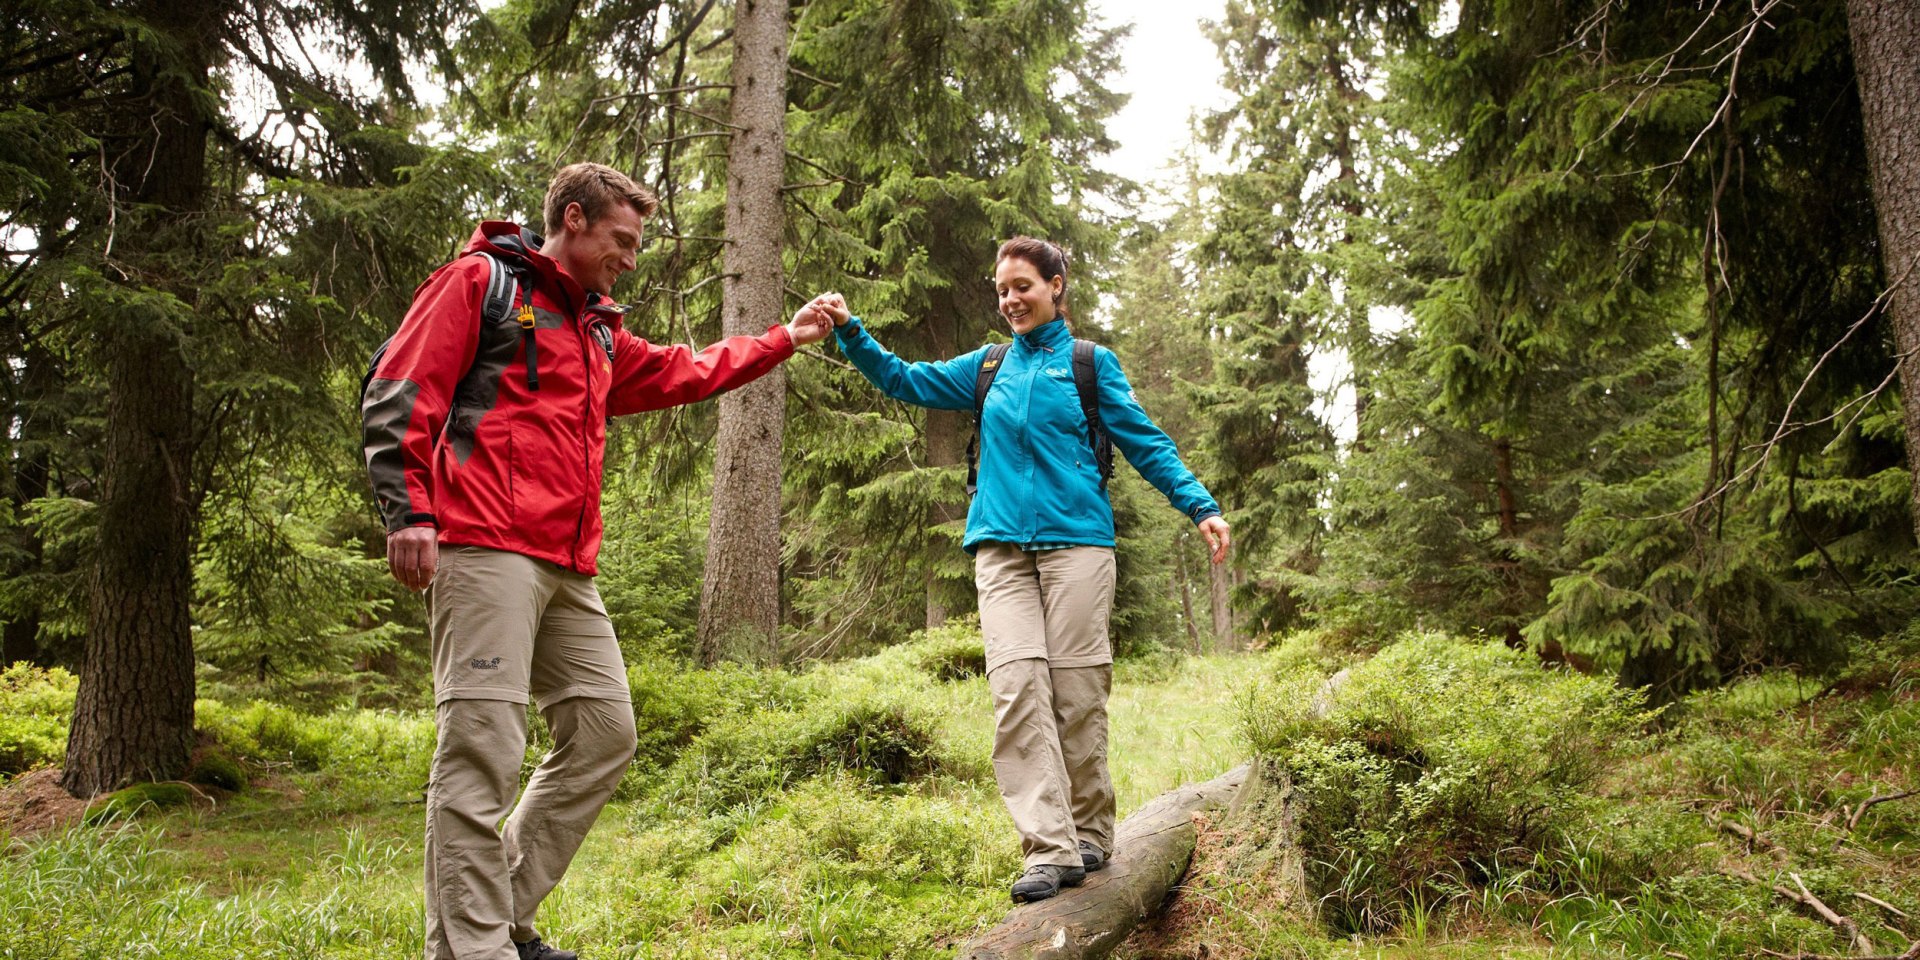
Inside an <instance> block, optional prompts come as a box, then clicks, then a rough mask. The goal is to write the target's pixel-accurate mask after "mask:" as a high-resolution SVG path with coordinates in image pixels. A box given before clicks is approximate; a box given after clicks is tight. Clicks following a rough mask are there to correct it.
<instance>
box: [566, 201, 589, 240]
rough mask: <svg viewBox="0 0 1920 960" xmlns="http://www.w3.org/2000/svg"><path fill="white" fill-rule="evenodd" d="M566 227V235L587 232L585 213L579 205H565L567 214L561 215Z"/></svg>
mask: <svg viewBox="0 0 1920 960" xmlns="http://www.w3.org/2000/svg"><path fill="white" fill-rule="evenodd" d="M561 220H562V221H563V222H565V223H566V225H567V232H568V233H585V232H586V230H587V211H586V210H584V209H582V208H581V206H580V204H579V203H577V202H576V203H569V204H567V212H566V213H564V214H562V215H561Z"/></svg>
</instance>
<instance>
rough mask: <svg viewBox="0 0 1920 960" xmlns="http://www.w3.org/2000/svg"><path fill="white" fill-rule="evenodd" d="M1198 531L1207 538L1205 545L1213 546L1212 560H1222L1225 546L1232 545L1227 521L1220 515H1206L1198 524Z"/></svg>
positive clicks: (1219, 561)
mask: <svg viewBox="0 0 1920 960" xmlns="http://www.w3.org/2000/svg"><path fill="white" fill-rule="evenodd" d="M1200 533H1201V534H1202V535H1203V536H1205V537H1206V538H1207V546H1209V547H1212V548H1213V557H1212V559H1213V562H1214V563H1215V564H1218V563H1221V562H1224V561H1225V560H1226V559H1227V548H1229V547H1231V546H1232V545H1233V531H1232V528H1231V527H1228V526H1227V521H1226V520H1224V519H1222V518H1220V517H1208V518H1207V519H1206V521H1205V522H1203V523H1201V524H1200Z"/></svg>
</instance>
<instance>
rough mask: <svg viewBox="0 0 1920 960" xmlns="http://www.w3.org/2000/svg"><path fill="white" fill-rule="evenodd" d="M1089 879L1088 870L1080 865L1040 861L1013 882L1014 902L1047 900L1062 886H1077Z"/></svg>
mask: <svg viewBox="0 0 1920 960" xmlns="http://www.w3.org/2000/svg"><path fill="white" fill-rule="evenodd" d="M1085 879H1087V871H1086V870H1084V869H1082V868H1080V867H1068V866H1062V865H1061V864H1057V863H1039V864H1035V865H1033V866H1031V867H1028V868H1027V872H1026V873H1023V874H1021V875H1020V879H1018V880H1015V881H1014V882H1013V902H1014V903H1032V902H1033V901H1035V900H1045V899H1047V898H1048V897H1051V896H1053V895H1054V894H1057V893H1059V892H1060V888H1061V887H1077V886H1079V885H1080V883H1081V881H1083V880H1085Z"/></svg>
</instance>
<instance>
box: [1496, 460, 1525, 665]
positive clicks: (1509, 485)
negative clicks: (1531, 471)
mask: <svg viewBox="0 0 1920 960" xmlns="http://www.w3.org/2000/svg"><path fill="white" fill-rule="evenodd" d="M1493 478H1494V491H1495V494H1496V496H1497V497H1498V499H1499V504H1500V507H1499V510H1500V539H1501V541H1502V542H1503V545H1502V548H1501V552H1502V553H1503V554H1504V555H1505V559H1504V562H1505V563H1506V565H1507V588H1508V589H1507V601H1508V607H1509V610H1508V615H1509V620H1508V622H1507V629H1506V639H1507V646H1509V647H1512V648H1513V649H1515V650H1524V649H1526V647H1527V641H1526V638H1524V637H1522V636H1521V635H1520V626H1519V624H1517V623H1514V622H1513V619H1512V618H1513V617H1516V616H1518V613H1517V609H1516V608H1517V607H1518V606H1519V603H1518V597H1517V596H1516V594H1517V593H1518V591H1519V585H1520V577H1519V569H1518V568H1519V563H1520V560H1519V554H1518V551H1516V550H1514V548H1513V544H1514V542H1515V541H1517V540H1518V539H1519V538H1520V499H1519V495H1518V494H1516V493H1515V492H1514V489H1513V488H1514V482H1513V441H1511V440H1504V439H1502V440H1495V441H1494V442H1493Z"/></svg>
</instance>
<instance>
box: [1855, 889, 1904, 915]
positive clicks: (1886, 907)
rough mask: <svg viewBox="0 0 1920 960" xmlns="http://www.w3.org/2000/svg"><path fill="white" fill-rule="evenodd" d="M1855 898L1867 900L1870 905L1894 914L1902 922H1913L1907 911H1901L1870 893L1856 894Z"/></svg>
mask: <svg viewBox="0 0 1920 960" xmlns="http://www.w3.org/2000/svg"><path fill="white" fill-rule="evenodd" d="M1854 896H1856V897H1858V898H1860V899H1862V900H1865V901H1866V902H1868V903H1871V904H1873V905H1874V906H1876V907H1879V908H1880V909H1882V910H1885V911H1886V912H1888V913H1891V914H1893V915H1894V916H1896V917H1899V918H1900V919H1902V920H1911V919H1912V918H1911V917H1909V916H1907V912H1906V911H1905V910H1902V909H1900V908H1899V907H1896V906H1894V905H1893V904H1891V903H1888V902H1886V901H1885V900H1882V899H1880V898H1879V897H1876V896H1874V895H1873V894H1870V893H1856V894H1854Z"/></svg>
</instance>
